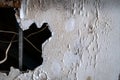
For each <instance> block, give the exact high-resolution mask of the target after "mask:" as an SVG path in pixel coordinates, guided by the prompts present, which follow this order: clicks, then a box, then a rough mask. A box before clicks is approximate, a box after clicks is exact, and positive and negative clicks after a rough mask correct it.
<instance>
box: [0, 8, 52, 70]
mask: <svg viewBox="0 0 120 80" xmlns="http://www.w3.org/2000/svg"><path fill="white" fill-rule="evenodd" d="M19 27H20V26H19V24H18V23H17V20H16V18H15V11H14V9H13V8H0V62H1V61H2V60H4V59H5V57H6V52H7V50H8V52H7V59H6V61H4V62H3V63H0V71H9V69H10V67H11V66H13V67H15V68H19V61H18V58H19V57H18V54H19V53H18V28H19ZM23 34H24V38H23V71H25V70H27V69H30V70H33V69H35V68H36V67H37V66H39V65H41V64H42V62H43V58H42V44H43V43H44V42H45V41H46V40H47V39H49V38H50V37H51V31H50V30H49V26H48V23H44V24H43V25H42V26H41V28H38V27H37V26H36V24H35V23H32V24H31V26H30V27H29V29H27V30H25V31H23ZM10 44H11V45H10Z"/></svg>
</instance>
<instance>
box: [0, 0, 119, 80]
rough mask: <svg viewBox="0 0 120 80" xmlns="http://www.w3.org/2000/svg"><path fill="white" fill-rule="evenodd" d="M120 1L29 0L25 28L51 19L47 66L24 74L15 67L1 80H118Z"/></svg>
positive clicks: (23, 23) (45, 47) (49, 22)
mask: <svg viewBox="0 0 120 80" xmlns="http://www.w3.org/2000/svg"><path fill="white" fill-rule="evenodd" d="M119 3H120V1H119V0H115V1H113V0H109V1H108V0H90V1H88V0H70V1H69V0H62V1H61V0H49V1H48V0H36V1H35V0H28V5H27V6H28V7H27V12H26V16H25V19H24V20H23V21H22V25H23V29H27V25H30V23H31V22H36V23H37V25H38V26H40V25H41V24H42V23H43V22H48V24H49V25H50V30H51V31H52V34H53V35H52V37H51V39H50V40H48V41H46V42H45V44H44V45H43V54H42V56H43V59H44V61H43V65H41V66H39V67H37V68H36V69H35V70H34V71H28V72H25V73H21V72H20V71H19V70H18V69H14V68H11V71H10V73H9V75H6V74H5V73H0V76H2V77H0V80H8V77H9V80H118V76H119V73H120V60H119V59H120V54H119V53H120V35H119V34H120V27H119V26H120V16H119V13H120V9H119V8H120V6H119ZM24 25H25V27H24Z"/></svg>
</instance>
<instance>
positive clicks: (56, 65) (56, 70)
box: [51, 61, 61, 76]
mask: <svg viewBox="0 0 120 80" xmlns="http://www.w3.org/2000/svg"><path fill="white" fill-rule="evenodd" d="M51 70H52V72H53V75H56V76H59V75H60V71H61V66H60V64H59V63H58V62H56V61H53V63H52V66H51Z"/></svg>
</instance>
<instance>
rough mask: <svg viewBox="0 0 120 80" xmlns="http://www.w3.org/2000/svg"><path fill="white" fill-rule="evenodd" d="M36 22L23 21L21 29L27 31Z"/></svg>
mask: <svg viewBox="0 0 120 80" xmlns="http://www.w3.org/2000/svg"><path fill="white" fill-rule="evenodd" d="M33 22H34V21H33V20H22V21H21V25H22V26H21V28H22V29H23V30H26V29H29V27H30V25H31V24H32V23H33Z"/></svg>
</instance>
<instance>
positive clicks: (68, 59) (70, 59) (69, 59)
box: [63, 51, 79, 69]
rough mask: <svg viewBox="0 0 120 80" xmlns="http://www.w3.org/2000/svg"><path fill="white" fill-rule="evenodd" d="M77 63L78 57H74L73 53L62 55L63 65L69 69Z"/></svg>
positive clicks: (68, 52)
mask: <svg viewBox="0 0 120 80" xmlns="http://www.w3.org/2000/svg"><path fill="white" fill-rule="evenodd" d="M78 61H79V56H78V55H75V54H74V53H72V52H70V51H67V52H66V53H65V54H64V57H63V63H64V65H65V66H66V67H67V68H68V69H70V68H71V67H72V66H74V65H75V64H76V63H77V62H78Z"/></svg>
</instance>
